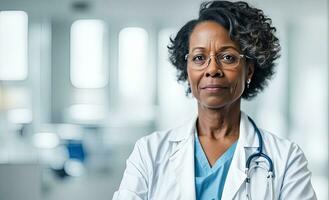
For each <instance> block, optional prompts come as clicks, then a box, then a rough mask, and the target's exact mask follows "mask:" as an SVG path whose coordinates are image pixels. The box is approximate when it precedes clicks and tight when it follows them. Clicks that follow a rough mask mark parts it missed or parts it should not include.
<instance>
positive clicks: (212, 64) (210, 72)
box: [205, 55, 224, 77]
mask: <svg viewBox="0 0 329 200" xmlns="http://www.w3.org/2000/svg"><path fill="white" fill-rule="evenodd" d="M205 75H206V77H209V76H210V77H222V76H223V75H224V74H223V71H222V70H221V69H220V66H219V64H218V63H217V61H216V59H215V56H214V55H210V56H209V58H208V61H207V70H206V74H205Z"/></svg>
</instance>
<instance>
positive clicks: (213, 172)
mask: <svg viewBox="0 0 329 200" xmlns="http://www.w3.org/2000/svg"><path fill="white" fill-rule="evenodd" d="M194 141H195V142H194V146H195V148H194V157H195V159H194V160H195V162H194V168H195V191H196V199H198V200H220V199H221V198H222V193H223V189H224V185H225V180H226V176H227V173H228V170H229V168H230V164H231V161H232V158H233V155H234V151H235V148H236V144H237V142H235V143H233V144H232V145H231V146H230V148H229V149H227V150H226V152H225V153H224V154H223V155H221V156H220V157H219V158H218V160H217V161H216V163H215V164H214V165H213V166H212V167H211V166H210V164H209V162H208V159H207V157H206V154H205V153H204V151H203V149H202V146H201V144H200V141H199V137H198V135H197V133H196V134H195V140H194Z"/></svg>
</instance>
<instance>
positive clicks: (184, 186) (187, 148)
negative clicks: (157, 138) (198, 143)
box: [170, 119, 196, 200]
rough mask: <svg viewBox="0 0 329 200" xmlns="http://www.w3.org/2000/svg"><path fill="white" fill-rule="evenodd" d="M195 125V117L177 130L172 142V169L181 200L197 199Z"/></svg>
mask: <svg viewBox="0 0 329 200" xmlns="http://www.w3.org/2000/svg"><path fill="white" fill-rule="evenodd" d="M194 127H195V119H193V120H192V121H191V123H189V124H188V125H187V126H183V127H181V128H179V129H178V130H177V132H175V134H176V136H177V137H175V138H174V139H175V140H174V141H171V142H172V145H173V151H172V154H171V157H170V162H171V166H172V170H174V174H175V179H176V181H177V185H178V187H179V191H180V193H179V197H178V199H180V200H195V199H196V197H195V180H194V137H193V136H194V135H193V132H194Z"/></svg>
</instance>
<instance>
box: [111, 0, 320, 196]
mask: <svg viewBox="0 0 329 200" xmlns="http://www.w3.org/2000/svg"><path fill="white" fill-rule="evenodd" d="M274 33H275V28H274V27H272V25H271V20H270V19H269V18H267V17H266V16H264V14H263V12H262V11H261V10H259V9H256V8H252V7H250V6H249V5H248V4H247V3H245V2H227V1H212V2H206V3H203V4H202V5H201V8H200V12H199V18H198V19H196V20H191V21H189V22H188V23H186V24H185V25H184V26H183V27H182V28H181V29H180V31H179V32H178V34H177V36H176V37H175V38H174V39H171V44H170V45H169V52H170V60H171V62H172V63H173V65H174V66H175V67H176V68H177V70H178V80H179V81H181V82H186V83H187V85H188V89H187V93H192V95H193V96H194V97H195V98H196V100H197V103H198V115H197V116H196V117H195V118H194V119H193V120H191V122H189V123H187V124H185V125H183V126H181V127H178V128H174V129H171V130H168V131H162V132H155V133H153V134H151V135H149V136H146V137H143V138H141V139H140V140H139V141H138V142H137V143H136V145H135V148H134V150H133V152H132V154H131V155H130V157H129V158H128V160H127V168H126V170H125V172H124V175H123V179H122V182H121V185H120V188H119V190H118V191H117V192H116V193H115V194H114V197H113V199H122V200H123V199H124V200H129V199H136V200H137V199H156V200H158V199H160V200H162V199H168V200H169V199H170V200H171V199H180V200H193V199H204V200H210V199H215V200H217V199H224V200H227V199H262V200H264V199H284V200H286V199H288V200H290V199H291V200H295V199H296V200H297V199H298V200H301V199H303V200H304V199H305V200H306V199H316V195H315V193H314V190H313V188H312V185H311V173H310V171H309V170H308V169H307V160H306V158H305V156H304V154H303V152H302V151H301V149H300V148H299V147H298V146H297V145H296V144H294V143H291V142H289V141H287V140H284V139H280V138H278V137H277V136H275V135H273V134H271V133H268V132H266V131H265V130H259V129H258V128H257V126H256V124H255V123H254V122H253V121H252V119H251V118H249V117H248V116H247V115H246V114H244V113H243V112H242V111H241V110H240V104H241V98H244V99H251V98H252V97H254V96H256V95H257V94H258V93H259V92H260V91H262V90H263V88H264V87H265V86H266V84H267V81H268V80H269V79H270V78H271V77H272V75H273V73H274V61H275V60H276V59H277V58H278V57H279V51H280V45H279V41H278V39H277V38H276V37H275V35H274Z"/></svg>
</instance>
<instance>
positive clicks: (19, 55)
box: [0, 11, 28, 81]
mask: <svg viewBox="0 0 329 200" xmlns="http://www.w3.org/2000/svg"><path fill="white" fill-rule="evenodd" d="M27 33H28V16H27V14H26V13H25V12H23V11H0V44H1V45H0V80H10V81H12V80H14V81H16V80H24V79H26V78H27V74H28V69H27Z"/></svg>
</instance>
